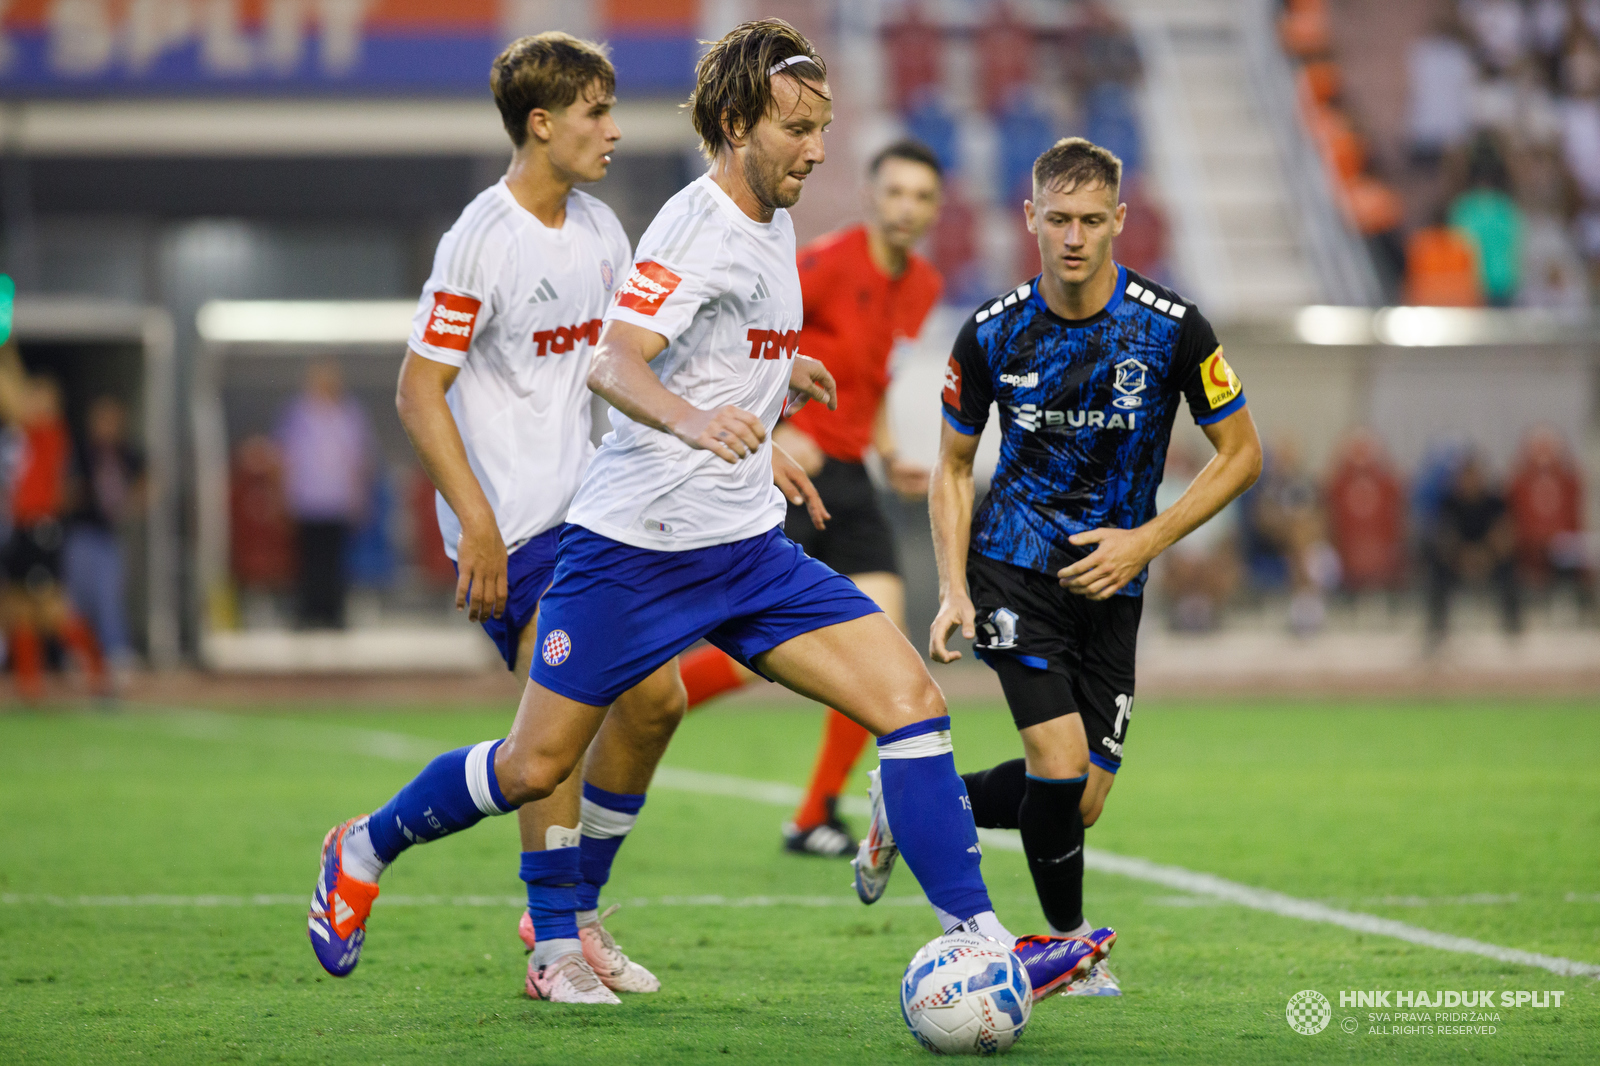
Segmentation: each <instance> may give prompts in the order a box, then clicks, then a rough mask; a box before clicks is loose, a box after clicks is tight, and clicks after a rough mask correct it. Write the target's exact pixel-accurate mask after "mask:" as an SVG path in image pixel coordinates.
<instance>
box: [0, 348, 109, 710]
mask: <svg viewBox="0 0 1600 1066" xmlns="http://www.w3.org/2000/svg"><path fill="white" fill-rule="evenodd" d="M5 359H6V363H7V365H6V367H5V368H0V373H5V374H8V375H9V376H11V377H12V379H13V386H14V387H11V388H8V389H6V390H5V392H6V396H7V399H8V404H7V409H6V410H0V417H4V418H5V419H7V420H8V421H11V422H12V423H13V425H14V428H15V431H16V433H17V434H18V435H19V436H20V438H21V440H22V449H21V454H20V457H19V458H18V461H17V465H16V469H15V472H14V475H13V480H12V483H11V486H10V488H11V521H12V529H11V535H10V536H9V537H8V538H7V540H6V543H5V547H4V549H3V550H0V561H3V564H4V571H5V577H6V581H7V588H6V591H5V600H4V614H5V622H6V630H7V637H8V640H7V644H8V650H9V652H10V657H11V666H12V670H13V671H14V673H15V674H16V683H17V688H18V690H19V691H20V692H21V693H22V695H23V697H24V698H26V699H36V698H38V697H39V696H41V695H43V692H44V648H43V645H42V638H43V637H51V636H53V637H54V638H56V639H57V640H59V641H60V642H61V643H62V644H64V645H66V646H67V647H69V648H71V649H72V651H73V652H74V653H75V654H76V655H77V657H78V659H79V661H80V662H81V663H82V665H83V667H84V670H85V672H86V673H87V674H88V675H89V679H90V682H91V684H92V685H93V686H94V689H95V691H96V692H97V693H100V694H102V695H103V694H107V693H108V689H107V687H106V686H107V678H106V671H105V662H104V660H103V659H102V658H101V655H100V646H99V644H98V643H97V642H96V641H95V638H94V634H93V632H91V631H90V629H89V627H88V626H87V625H85V624H84V622H83V620H82V619H81V618H79V617H78V616H77V615H76V614H74V613H73V611H72V608H71V606H70V605H69V604H68V603H67V599H66V597H65V596H64V595H63V594H62V591H61V549H62V543H63V541H64V539H65V532H64V530H63V527H62V519H63V517H64V514H65V511H66V506H67V474H68V469H69V466H70V463H71V461H72V444H71V439H70V437H69V436H68V433H67V424H66V421H65V420H64V419H63V418H62V416H61V390H60V388H59V387H58V386H57V385H56V383H55V381H54V380H53V379H51V378H47V377H42V376H35V377H29V378H26V379H24V380H20V381H18V380H17V376H18V375H19V374H20V361H18V360H16V358H15V356H14V355H11V356H7V357H5Z"/></svg>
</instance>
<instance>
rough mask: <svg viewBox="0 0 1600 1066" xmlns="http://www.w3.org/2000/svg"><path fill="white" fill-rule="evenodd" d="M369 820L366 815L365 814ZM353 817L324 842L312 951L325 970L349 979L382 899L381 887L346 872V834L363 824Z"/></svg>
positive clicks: (313, 914) (315, 894)
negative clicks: (374, 904)
mask: <svg viewBox="0 0 1600 1066" xmlns="http://www.w3.org/2000/svg"><path fill="white" fill-rule="evenodd" d="M362 817H363V818H364V817H366V815H362ZM360 820H361V819H360V818H352V819H350V821H348V822H345V823H343V824H341V825H336V826H334V827H333V828H332V829H330V830H328V835H327V836H326V837H324V838H323V839H322V862H321V866H320V867H319V869H318V870H317V887H316V889H315V890H314V891H313V892H312V894H311V914H310V922H309V924H310V927H311V932H310V934H309V935H310V937H311V948H312V950H313V951H315V952H316V953H317V961H318V962H320V963H322V968H323V969H324V970H327V971H328V972H329V973H331V974H332V975H333V976H335V977H347V976H349V974H350V971H351V970H354V969H355V968H356V963H358V962H360V961H361V945H362V943H363V942H364V941H365V940H366V939H367V915H369V914H371V913H372V901H373V900H375V899H377V898H378V886H377V885H376V884H374V883H373V882H371V881H358V880H356V879H355V878H354V877H351V876H349V875H348V874H346V873H345V872H344V864H343V861H342V860H343V850H344V833H345V830H347V829H349V828H350V826H351V825H352V824H353V823H355V822H359V821H360Z"/></svg>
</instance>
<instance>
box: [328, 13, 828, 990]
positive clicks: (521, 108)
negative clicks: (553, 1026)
mask: <svg viewBox="0 0 1600 1066" xmlns="http://www.w3.org/2000/svg"><path fill="white" fill-rule="evenodd" d="M614 84H615V79H614V74H613V71H612V67H611V64H610V62H609V61H608V60H607V59H606V57H605V55H604V53H603V52H601V51H600V50H599V49H598V48H596V47H595V46H593V45H590V44H588V43H587V42H584V41H579V40H577V39H576V38H573V37H570V36H568V35H566V34H562V33H545V34H539V35H537V36H533V37H525V38H523V39H521V40H519V41H516V42H514V43H513V44H512V45H511V46H509V47H508V48H507V49H506V51H505V52H504V53H503V54H502V55H501V56H500V57H499V59H497V60H496V62H495V66H494V71H493V76H492V85H493V89H494V94H495V100H496V103H497V104H498V105H499V108H500V111H501V114H502V117H503V119H504V121H505V125H506V129H507V131H508V133H510V135H511V138H512V141H513V143H514V145H515V146H516V154H515V156H514V157H513V160H512V163H511V166H510V168H509V169H508V171H507V173H506V176H505V177H504V178H503V179H501V180H500V181H499V182H497V183H496V184H495V185H493V186H492V187H490V188H489V189H487V190H485V191H484V192H483V193H481V194H479V196H478V197H477V198H476V199H474V200H473V201H472V203H471V204H469V205H468V206H467V208H466V210H465V211H463V212H462V214H461V217H460V218H459V219H458V220H457V222H456V224H455V225H454V226H452V227H451V229H450V231H449V232H448V233H446V234H445V236H444V237H443V238H442V239H441V240H440V242H439V248H438V251H437V253H436V255H435V259H434V268H433V272H432V274H431V276H430V277H429V278H428V282H427V284H426V286H425V287H424V290H423V294H422V299H421V301H420V302H419V305H418V309H417V314H416V318H415V321H414V324H413V328H412V336H411V339H410V344H409V349H410V350H409V352H408V353H407V356H406V360H405V363H404V365H403V367H402V370H401V374H400V384H399V389H398V396H397V406H398V408H399V412H400V417H401V421H402V422H403V424H404V425H405V428H406V431H407V432H408V434H409V435H410V437H411V439H412V443H413V445H414V446H415V448H416V451H417V454H418V456H419V457H420V458H421V460H422V462H423V465H424V466H425V467H426V469H427V470H428V473H429V475H430V477H432V479H433V481H434V484H435V485H436V486H437V487H438V489H439V496H438V504H437V507H438V515H439V527H440V532H441V534H442V536H443V539H444V545H445V550H446V552H447V553H448V554H449V555H450V557H451V559H452V560H454V561H455V562H456V564H457V568H458V570H459V575H460V576H459V581H458V585H457V590H456V599H457V606H458V607H466V608H467V609H468V611H469V616H470V617H472V618H473V619H474V620H475V621H479V622H481V623H482V624H483V627H484V629H485V630H486V631H487V632H488V633H489V635H490V637H491V638H493V639H494V641H495V643H496V645H497V646H498V647H499V649H500V652H501V654H502V656H503V657H504V658H505V661H506V665H507V667H508V668H510V669H513V670H519V671H521V672H522V673H523V675H524V676H525V675H526V673H527V670H528V666H529V661H530V660H531V658H532V636H533V632H534V630H533V627H532V624H531V622H532V619H533V617H534V616H535V614H536V612H537V609H538V601H539V596H540V595H541V594H542V593H543V592H544V590H545V588H546V587H547V586H548V585H549V583H550V575H551V572H552V570H553V568H554V564H555V554H556V541H557V538H558V536H559V533H560V529H561V526H562V524H563V522H564V520H565V518H566V512H567V507H568V504H569V503H570V502H571V500H572V496H573V494H574V493H575V492H576V491H577V487H578V483H579V481H580V479H581V478H582V476H583V472H584V470H585V468H586V467H587V466H588V463H589V459H590V457H591V455H592V454H593V450H594V449H593V445H592V444H591V443H590V402H589V401H590V394H589V391H588V388H587V385H586V383H585V382H586V378H587V376H588V373H589V367H590V357H591V355H592V349H593V345H594V343H595V342H596V341H597V340H598V339H599V333H600V321H601V316H602V315H603V314H604V312H605V308H606V306H607V304H608V303H609V302H610V299H611V294H612V291H613V289H614V288H615V287H616V282H617V279H619V278H621V277H624V276H626V274H627V272H628V271H629V270H630V269H631V266H632V253H631V251H630V249H629V246H628V239H627V235H626V234H625V233H624V232H623V230H622V226H621V224H620V223H619V222H618V221H617V218H616V216H615V215H614V214H613V213H612V211H611V209H610V208H608V207H606V206H605V205H604V204H603V203H601V202H600V201H599V200H596V199H595V198H594V197H591V196H588V195H586V194H585V193H582V192H579V191H577V190H576V189H574V188H573V186H574V185H575V184H577V183H578V182H588V181H598V180H599V179H600V178H602V177H604V176H605V171H606V167H607V165H608V163H609V161H610V152H611V149H612V147H613V145H614V144H615V142H616V141H617V139H618V138H619V137H620V135H621V134H620V131H619V130H618V129H617V126H616V123H615V122H614V121H613V120H612V118H611V115H610V110H611V105H612V102H613V98H614V97H613V87H614ZM801 480H802V481H803V480H804V479H803V475H802V477H801ZM786 491H787V492H789V493H791V494H792V493H794V492H796V491H798V490H797V489H796V488H795V487H794V486H793V485H787V486H786ZM669 665H670V664H669ZM682 713H683V694H682V689H681V686H680V684H679V683H678V680H677V677H676V674H675V673H674V671H672V670H670V669H663V670H661V671H657V672H656V673H654V674H652V675H651V676H650V677H648V678H645V679H644V680H643V681H641V682H640V683H639V684H638V685H636V686H635V687H633V688H632V689H630V690H629V691H628V692H626V693H623V694H622V695H621V696H619V697H618V699H617V701H616V707H615V711H614V714H615V715H616V716H617V717H619V718H626V719H627V720H628V722H629V729H628V736H629V738H630V740H631V743H630V744H629V745H628V747H627V748H626V749H625V750H621V751H617V752H614V753H611V754H609V755H608V754H607V753H608V752H610V749H611V748H613V747H615V739H614V738H615V731H614V730H613V731H604V732H602V734H601V739H600V740H599V741H598V742H597V743H596V744H595V746H594V747H595V752H596V759H597V764H596V769H595V771H594V772H593V773H589V774H587V775H580V774H572V775H570V777H569V778H568V780H567V781H566V782H565V783H564V784H563V785H562V786H561V787H560V788H559V789H558V790H557V791H556V793H555V794H553V795H551V796H549V797H547V798H545V799H543V800H540V801H538V802H534V803H529V804H526V805H525V806H523V807H522V808H521V810H520V812H519V817H520V820H521V823H522V826H521V828H522V839H523V849H524V850H523V855H522V863H521V873H522V876H523V880H524V881H526V882H527V885H528V910H527V911H525V912H524V914H523V919H522V929H521V932H522V934H523V939H524V940H525V941H527V942H528V944H529V947H530V948H532V949H533V957H532V958H531V959H530V960H529V967H528V976H527V981H526V986H525V987H526V989H527V991H528V994H529V995H530V996H533V997H535V998H539V999H551V1000H556V1001H560V1002H587V1003H597V1002H604V1003H616V1002H618V1000H617V997H616V995H615V992H616V991H628V992H652V991H655V990H656V989H658V988H659V987H660V983H659V982H658V981H657V980H656V979H655V977H654V976H653V975H651V974H650V973H649V972H648V971H647V970H645V969H644V968H643V967H641V966H639V965H638V964H637V963H634V962H632V961H630V960H629V959H628V957H627V956H626V955H625V954H623V953H622V951H621V950H620V949H619V948H618V947H617V945H616V942H615V940H614V939H613V938H612V937H611V936H610V934H609V933H608V932H607V931H606V929H605V928H604V926H603V925H602V924H601V922H600V915H599V914H598V911H597V900H598V896H599V891H600V887H601V886H602V885H603V884H604V883H605V881H606V879H607V878H608V876H609V872H610V865H611V860H612V858H613V857H614V856H615V854H616V851H617V848H618V847H619V846H620V844H621V843H622V840H623V839H624V838H625V836H626V835H627V831H628V829H630V828H631V826H632V823H633V820H634V818H635V817H636V816H637V814H638V810H639V808H640V806H641V805H642V804H643V801H644V790H645V788H646V786H647V785H648V784H649V780H650V775H651V774H652V772H653V771H654V769H655V762H656V760H657V759H658V758H659V757H660V754H661V751H662V750H663V749H664V748H665V746H666V743H667V741H668V739H669V738H670V737H671V735H672V731H673V729H674V728H675V726H676V725H677V722H678V720H679V718H681V716H682ZM601 763H603V764H604V765H603V767H602V766H601V765H600V764H601ZM585 777H587V779H586V780H585ZM580 785H581V786H582V792H581V794H580V790H579V786H580ZM580 812H581V815H580ZM377 821H378V822H379V823H380V824H379V825H377V826H370V823H367V822H365V821H364V820H361V821H360V822H359V824H356V825H353V826H350V827H348V829H347V833H352V832H353V835H354V836H355V837H356V838H358V840H357V843H356V844H355V845H354V846H352V848H351V852H352V859H353V860H354V861H352V862H350V863H347V865H355V866H360V865H361V863H360V862H359V860H358V858H357V857H356V856H355V855H354V853H356V852H362V851H365V850H371V851H372V855H373V858H374V859H376V860H377V861H378V862H382V861H383V858H384V856H385V855H386V854H387V850H388V849H387V848H385V847H384V846H383V844H384V841H385V837H386V836H387V837H395V836H398V835H400V833H401V832H402V830H401V829H400V828H399V827H397V826H395V825H391V824H389V822H390V819H387V818H379V819H377ZM336 846H342V845H336ZM366 865H367V866H368V867H376V864H375V863H372V862H369V863H367V864H366ZM379 870H381V867H376V868H371V869H367V870H366V871H365V872H367V873H369V874H370V875H371V876H369V877H366V878H363V879H361V880H365V881H368V882H375V881H376V874H377V872H379ZM374 891H375V889H374ZM349 894H351V895H358V894H359V893H358V892H355V891H351V892H350V893H349ZM339 898H340V896H339V886H338V885H337V884H334V885H329V886H327V891H325V892H324V893H323V896H322V898H321V899H320V900H319V901H318V902H317V903H316V904H314V906H315V907H317V908H319V909H320V910H321V911H323V912H327V911H330V910H337V908H336V907H335V906H334V905H333V903H332V902H330V901H336V900H337V899H339ZM347 905H348V904H347ZM357 906H359V904H357ZM349 913H352V914H353V913H354V908H353V907H352V908H351V909H350V911H349ZM330 925H331V926H336V925H337V914H335V915H334V916H333V920H332V921H330V920H329V918H328V916H327V915H326V914H324V915H322V916H321V917H320V918H319V915H318V914H316V913H313V915H312V921H311V938H312V943H313V945H314V946H315V947H317V949H318V954H319V957H321V958H323V961H324V964H325V965H327V964H328V963H329V962H330V961H331V962H332V964H333V965H331V966H330V967H329V969H330V972H333V973H335V974H340V975H342V974H341V971H343V972H344V973H348V972H349V967H351V966H353V965H354V962H355V959H354V958H348V959H347V958H344V956H345V955H346V954H347V952H345V951H338V952H333V951H331V947H332V945H333V940H332V939H331V938H329V937H327V936H325V935H323V934H325V933H327V932H328V931H329V926H330Z"/></svg>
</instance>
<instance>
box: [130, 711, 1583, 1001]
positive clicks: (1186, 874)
mask: <svg viewBox="0 0 1600 1066" xmlns="http://www.w3.org/2000/svg"><path fill="white" fill-rule="evenodd" d="M109 721H110V722H113V723H117V724H126V725H128V726H130V727H134V726H137V725H140V724H145V723H150V722H164V723H165V724H166V725H167V728H168V730H169V731H172V732H176V733H178V734H179V735H183V736H188V737H192V738H194V739H215V740H226V739H235V738H240V737H243V736H244V735H245V734H246V732H247V731H246V730H245V729H244V728H243V726H244V724H245V722H246V721H247V720H246V719H242V718H240V717H238V716H234V715H225V714H217V713H214V712H209V711H183V712H179V713H178V714H176V715H171V716H164V717H163V718H150V717H144V716H137V717H132V716H130V717H127V718H113V719H110V720H109ZM266 722H267V723H270V725H269V726H268V728H267V729H265V730H260V729H256V728H252V729H251V730H250V731H249V732H250V733H251V734H252V735H253V736H252V739H256V740H258V741H259V740H262V739H273V740H276V741H278V742H279V743H281V744H287V745H289V746H294V747H305V746H307V745H312V746H315V747H316V748H317V749H318V750H326V748H327V746H328V744H329V743H330V741H332V742H334V743H338V744H342V745H344V746H345V747H346V750H354V751H357V752H359V753H361V754H364V755H370V756H373V757H375V758H380V759H390V760H396V761H401V762H412V763H414V762H419V761H424V760H427V759H430V758H432V757H433V756H434V755H436V754H438V751H439V746H438V744H437V742H430V741H427V740H424V739H422V738H419V737H411V736H406V735H404V734H400V733H389V732H381V731H377V730H366V729H350V728H342V727H331V728H327V729H320V728H318V727H309V728H308V727H307V726H306V725H305V724H304V723H302V722H293V721H273V720H271V719H268V720H266ZM251 724H252V726H256V725H258V724H259V720H257V721H252V722H251ZM262 732H265V733H267V734H269V736H268V737H263V736H261V735H260V734H261V733H262ZM652 787H653V788H657V789H665V790H667V791H672V792H690V793H695V794H698V795H711V796H726V797H729V798H731V799H740V800H744V801H746V802H756V803H765V804H769V805H772V806H779V807H791V806H793V805H794V804H795V803H796V802H798V801H799V798H800V789H798V788H796V787H795V786H793V785H786V784H782V783H779V782H773V781H755V780H752V779H750V778H744V777H733V776H730V775H728V774H715V773H705V772H702V771H698V770H685V769H680V768H678V767H672V766H663V767H661V768H660V769H658V770H657V771H656V776H655V781H654V783H653V785H652ZM840 807H841V809H843V810H844V811H845V812H846V813H854V814H864V813H866V801H865V800H862V799H861V798H859V797H845V798H844V800H843V802H841V804H840ZM978 837H979V840H980V841H982V843H983V845H984V846H985V847H990V848H996V849H999V850H1003V851H1021V850H1022V840H1021V838H1020V837H1019V836H1018V835H1017V834H1016V833H1015V832H1013V831H1011V830H994V829H980V830H979V831H978ZM1083 854H1084V865H1085V866H1086V867H1087V868H1088V869H1091V870H1096V871H1098V872H1100V873H1111V874H1119V875H1121V876H1123V877H1130V878H1133V879H1134V880H1138V881H1145V882H1148V883H1150V884H1157V885H1164V886H1166V887H1167V888H1174V889H1177V890H1178V891H1180V892H1187V893H1189V894H1191V895H1195V896H1207V897H1210V898H1212V899H1216V900H1220V901H1222V902H1225V903H1233V904H1237V905H1238V906H1241V907H1248V908H1250V909H1251V910H1258V911H1265V912H1267V913H1269V914H1277V915H1281V916H1283V917H1285V918H1298V919H1300V920H1302V921H1307V922H1317V923H1321V924H1325V925H1337V926H1342V927H1343V928H1345V929H1350V930H1352V931H1354V932H1358V933H1370V934H1372V935H1375V936H1386V937H1392V938H1394V939H1396V940H1404V941H1406V942H1407V943H1411V944H1420V945H1422V946H1424V947H1430V948H1437V949H1439V950H1440V951H1451V952H1456V953H1458V954H1463V955H1480V956H1482V957H1484V958H1488V959H1494V960H1495V961H1497V962H1506V963H1513V964H1516V965H1521V966H1533V967H1536V968H1538V969H1541V970H1548V971H1549V972H1551V973H1554V974H1560V975H1562V976H1564V977H1578V976H1582V977H1593V978H1600V965H1596V964H1595V963H1590V962H1578V961H1576V960H1573V959H1565V958H1561V957H1559V956H1555V955H1542V954H1539V953H1537V952H1532V951H1522V950H1520V949H1518V948H1508V947H1502V946H1500V945H1499V944H1490V943H1487V942H1485V941H1482V940H1473V939H1471V938H1470V937H1464V936H1452V935H1450V934H1448V933H1436V932H1434V931H1433V930H1431V929H1423V928H1421V927H1419V926H1415V925H1408V924H1406V923H1405V922H1398V921H1395V920H1393V919H1391V918H1380V917H1378V916H1377V915H1375V914H1364V913H1362V912H1360V911H1348V910H1343V909H1341V908H1338V907H1332V906H1329V905H1327V904H1324V903H1318V902H1316V901H1315V900H1308V899H1299V898H1296V897H1294V896H1288V895H1285V894H1283V893H1282V892H1274V891H1272V890H1271V889H1265V888H1253V887H1251V886H1250V885H1243V884H1240V883H1238V882H1237V881H1229V880H1227V879H1226V878H1222V877H1217V876H1215V875H1213V874H1207V873H1198V872H1196V871H1194V870H1186V869H1184V868H1183V867H1181V866H1166V865H1163V864H1161V863H1155V862H1151V861H1149V860H1148V859H1140V858H1136V857H1133V856H1128V855H1115V854H1112V853H1111V852H1108V851H1101V850H1100V849H1098V848H1085V849H1084V853H1083ZM683 898H693V897H683ZM818 898H824V897H818ZM825 898H832V897H825Z"/></svg>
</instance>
